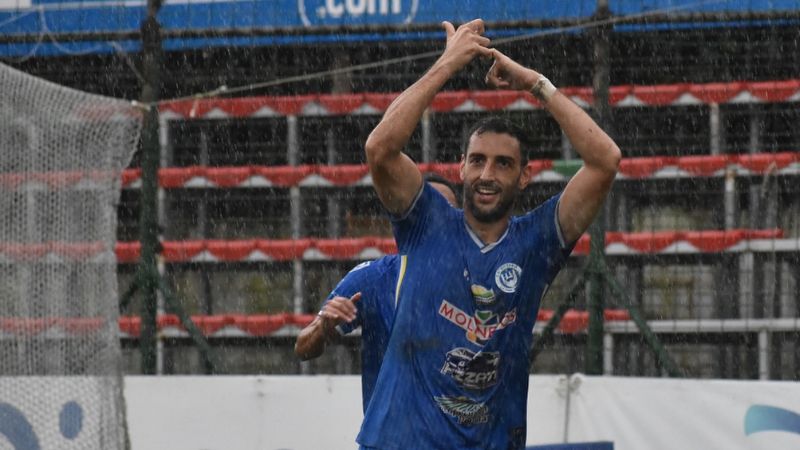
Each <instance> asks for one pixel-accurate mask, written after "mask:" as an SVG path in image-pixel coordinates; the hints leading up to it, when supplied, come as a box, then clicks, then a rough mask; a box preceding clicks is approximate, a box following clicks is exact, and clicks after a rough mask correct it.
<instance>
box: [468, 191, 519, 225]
mask: <svg viewBox="0 0 800 450" xmlns="http://www.w3.org/2000/svg"><path fill="white" fill-rule="evenodd" d="M494 186H496V185H494ZM518 194H519V189H518V188H517V186H516V185H512V186H509V187H508V188H507V189H503V190H501V191H500V198H499V200H498V201H497V204H495V205H494V206H493V207H492V208H490V209H488V210H486V209H481V208H480V207H478V205H477V204H475V200H474V199H475V189H474V188H473V186H472V185H469V184H464V205H465V206H466V209H468V210H469V212H470V213H471V214H472V217H474V218H475V220H477V221H478V222H482V223H494V222H497V221H499V220H501V219H503V218H504V217H506V215H507V214H508V212H509V211H510V210H511V208H512V207H513V206H514V203H515V202H516V200H517V195H518Z"/></svg>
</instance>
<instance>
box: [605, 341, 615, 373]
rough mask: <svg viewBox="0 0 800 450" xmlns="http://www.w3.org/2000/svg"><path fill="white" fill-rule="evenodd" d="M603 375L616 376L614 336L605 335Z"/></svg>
mask: <svg viewBox="0 0 800 450" xmlns="http://www.w3.org/2000/svg"><path fill="white" fill-rule="evenodd" d="M603 375H614V335H613V334H612V333H610V332H605V333H603Z"/></svg>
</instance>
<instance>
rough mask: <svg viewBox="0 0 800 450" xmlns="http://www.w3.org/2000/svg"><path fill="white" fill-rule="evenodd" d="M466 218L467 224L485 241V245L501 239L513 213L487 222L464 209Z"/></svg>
mask: <svg viewBox="0 0 800 450" xmlns="http://www.w3.org/2000/svg"><path fill="white" fill-rule="evenodd" d="M464 218H465V219H466V221H467V225H468V226H469V228H470V229H471V230H472V232H473V233H475V235H476V236H478V238H479V239H480V240H481V242H483V243H484V244H485V245H490V244H494V243H495V242H497V240H498V239H500V238H501V237H502V236H503V234H504V233H505V232H506V230H507V229H508V223H509V219H510V218H511V215H510V214H509V215H507V216H505V217H503V218H502V219H500V220H497V221H495V222H491V223H487V222H481V221H479V220H478V219H476V218H475V217H474V216H473V215H472V214H470V213H469V211H467V210H465V211H464Z"/></svg>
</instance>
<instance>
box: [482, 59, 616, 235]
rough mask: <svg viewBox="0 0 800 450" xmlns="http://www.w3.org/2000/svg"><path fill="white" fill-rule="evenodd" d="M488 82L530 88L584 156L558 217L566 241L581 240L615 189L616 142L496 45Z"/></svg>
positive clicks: (589, 118)
mask: <svg viewBox="0 0 800 450" xmlns="http://www.w3.org/2000/svg"><path fill="white" fill-rule="evenodd" d="M493 56H494V59H495V62H494V64H493V65H492V68H491V69H489V73H488V74H487V75H486V82H487V83H488V84H489V85H491V86H494V87H497V88H500V89H517V90H525V91H531V92H533V93H534V95H536V96H537V98H538V99H539V100H540V101H541V102H542V103H543V105H544V107H545V108H546V109H547V110H548V111H549V112H550V114H551V115H552V116H553V118H554V119H555V120H556V121H557V122H558V124H559V125H560V126H561V129H562V130H563V131H564V134H566V135H567V137H568V138H569V140H570V142H571V143H572V146H573V147H574V148H575V150H576V151H577V152H578V154H579V155H580V156H581V158H583V167H582V168H581V169H580V170H579V171H578V172H577V173H576V174H575V176H573V177H572V179H571V180H570V181H569V183H567V186H566V188H564V192H563V193H562V194H561V200H560V204H559V209H558V221H559V224H560V225H561V231H562V232H563V233H564V239H565V240H566V241H567V242H573V241H575V240H577V239H578V238H579V237H580V236H581V234H583V232H584V231H586V229H587V228H588V227H589V225H591V223H592V221H593V220H594V218H595V216H597V213H598V212H599V211H600V208H601V207H602V206H603V202H604V201H605V199H606V196H608V192H609V191H610V190H611V185H612V183H613V182H614V177H615V176H616V174H617V168H618V166H619V162H620V159H622V153H621V152H620V150H619V148H618V147H617V144H615V143H614V141H613V140H611V138H610V137H609V136H608V135H607V134H606V133H605V132H604V131H603V130H602V129H601V128H600V127H599V126H598V125H597V124H596V123H595V122H594V120H592V118H591V117H589V115H588V114H586V112H585V111H584V110H583V109H581V108H580V107H579V106H578V105H576V104H575V103H573V102H572V101H571V100H570V99H569V98H567V97H566V96H564V95H563V94H561V93H560V92H558V90H556V89H555V88H553V87H552V84H550V82H549V81H547V79H546V78H544V77H543V76H542V75H541V74H540V73H538V72H536V71H535V70H533V69H529V68H526V67H523V66H522V65H520V64H518V63H517V62H515V61H513V60H512V59H511V58H509V57H507V56H505V55H504V54H502V53H501V52H499V51H498V50H494V55H493Z"/></svg>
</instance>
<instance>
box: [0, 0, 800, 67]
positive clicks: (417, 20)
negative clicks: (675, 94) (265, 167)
mask: <svg viewBox="0 0 800 450" xmlns="http://www.w3.org/2000/svg"><path fill="white" fill-rule="evenodd" d="M609 4H610V8H611V11H612V13H613V14H615V15H619V16H627V15H637V14H652V13H662V14H670V13H690V12H720V11H735V12H746V11H751V12H766V11H796V10H798V9H800V0H747V1H745V0H739V1H715V0H707V1H696V0H610V2H609ZM596 5H597V2H596V0H574V1H552V0H508V1H503V2H492V1H485V0H460V1H458V2H456V3H453V2H452V1H451V0H215V1H210V0H165V1H164V3H163V6H162V7H161V10H160V13H159V21H160V23H161V24H162V26H163V27H164V29H165V30H195V31H196V30H227V31H230V30H235V29H243V30H246V29H262V30H263V29H273V30H276V33H274V34H272V35H270V36H260V37H259V36H250V37H230V36H228V37H215V38H211V37H204V36H200V37H197V38H192V39H174V40H171V41H169V42H168V43H167V45H166V47H167V48H168V49H170V48H172V49H179V48H198V47H207V46H219V45H268V44H276V43H297V42H309V43H315V42H330V40H331V38H330V37H329V35H328V34H327V33H326V35H328V37H320V36H314V35H313V33H314V31H315V30H322V29H324V28H327V29H330V28H331V27H334V28H336V29H341V33H339V32H338V31H337V33H336V34H338V38H339V39H343V40H344V41H345V42H346V41H347V40H348V39H359V40H374V39H389V40H397V39H414V38H417V39H419V38H424V37H425V36H427V35H425V34H421V33H413V32H411V33H409V32H404V31H403V29H402V27H403V26H407V25H430V26H437V25H438V24H439V23H441V21H443V20H449V21H451V22H464V21H468V20H472V19H474V18H478V17H480V18H482V19H484V20H485V21H487V22H489V23H492V22H516V23H520V22H524V21H541V20H556V19H580V18H588V17H590V16H592V14H594V13H595V10H596ZM145 14H146V0H0V34H3V35H15V34H16V35H19V34H22V35H34V36H36V35H41V36H42V37H47V35H52V34H57V33H114V32H130V31H136V30H138V29H139V26H140V24H141V21H142V19H143V18H144V17H145ZM381 26H383V27H386V26H389V27H397V32H396V33H394V34H385V33H383V34H380V35H375V34H372V33H370V32H369V31H368V27H381ZM291 30H297V31H300V30H303V31H305V33H300V34H298V33H291V34H286V33H284V35H281V31H286V32H288V31H291ZM351 31H352V33H351ZM309 34H310V35H309ZM118 45H119V46H121V47H122V48H123V49H125V50H129V51H130V50H136V49H138V43H137V42H121V43H119V44H118ZM114 50H115V49H114V48H113V47H111V46H109V45H94V46H92V45H90V44H87V43H85V42H83V43H73V44H69V45H65V44H61V45H55V44H53V43H49V42H48V39H42V42H27V43H10V44H9V43H2V44H0V55H27V54H30V53H31V52H33V53H35V54H48V53H51V54H70V53H80V52H110V51H114Z"/></svg>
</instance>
